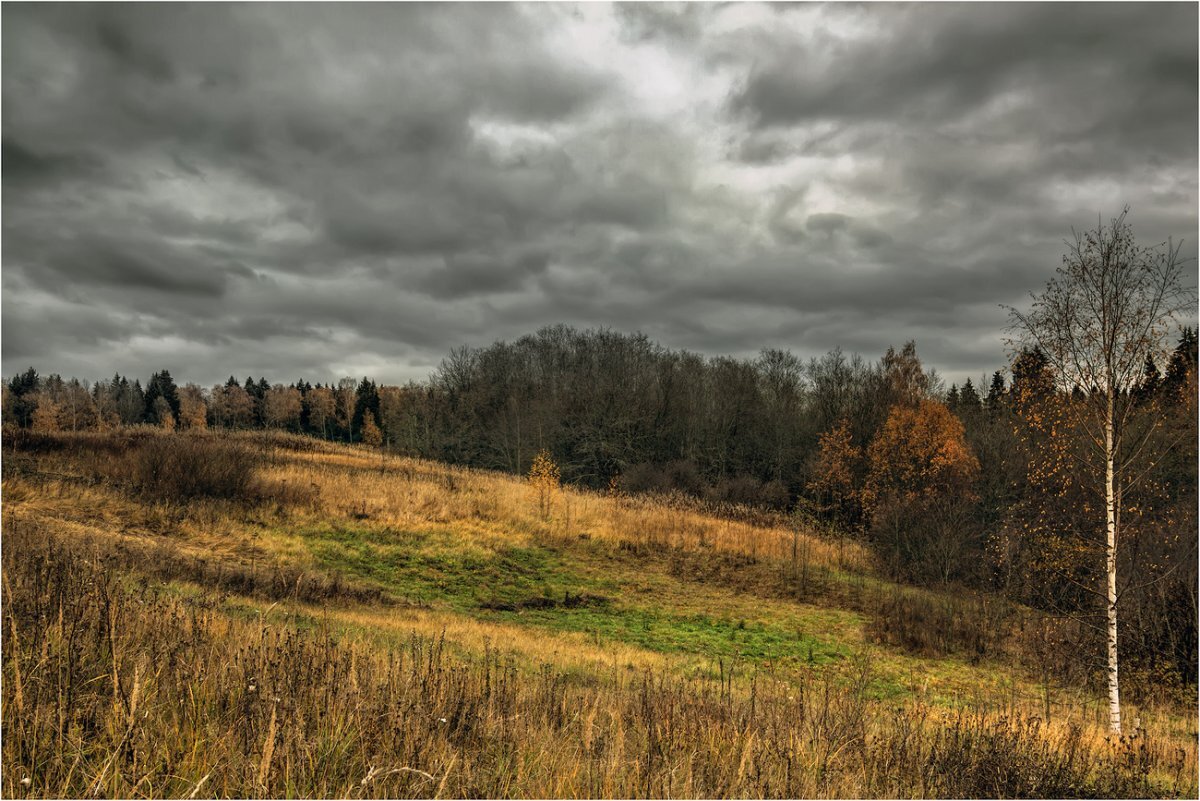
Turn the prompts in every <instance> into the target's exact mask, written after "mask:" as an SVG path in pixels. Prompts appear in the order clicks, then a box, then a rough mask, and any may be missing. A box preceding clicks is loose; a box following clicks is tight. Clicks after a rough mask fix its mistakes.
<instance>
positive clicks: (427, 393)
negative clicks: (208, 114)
mask: <svg viewBox="0 0 1200 801" xmlns="http://www.w3.org/2000/svg"><path fill="white" fill-rule="evenodd" d="M1196 364H1197V339H1196V332H1195V331H1194V330H1192V329H1184V330H1183V332H1182V334H1181V336H1180V338H1179V340H1178V344H1177V347H1176V348H1175V349H1174V351H1173V353H1171V354H1170V355H1169V358H1168V359H1166V361H1165V363H1164V364H1162V365H1159V364H1156V363H1155V362H1154V361H1153V359H1148V360H1147V363H1146V365H1145V369H1144V375H1143V376H1142V379H1141V381H1140V382H1139V383H1138V385H1137V387H1136V388H1135V390H1134V392H1133V395H1134V396H1135V397H1134V398H1133V399H1132V400H1134V401H1135V403H1134V407H1135V410H1136V413H1135V414H1134V415H1133V417H1132V418H1131V420H1130V421H1129V423H1128V425H1131V426H1140V427H1143V429H1145V431H1146V432H1147V436H1146V437H1145V438H1144V439H1145V441H1146V442H1147V445H1146V447H1147V448H1148V449H1149V451H1150V452H1155V453H1161V454H1163V457H1162V458H1160V459H1156V460H1155V461H1153V463H1152V464H1151V465H1150V466H1149V467H1148V468H1147V472H1146V475H1145V476H1144V479H1143V480H1141V481H1139V482H1138V483H1137V484H1136V485H1135V486H1132V487H1130V489H1129V491H1128V493H1127V494H1126V495H1125V496H1124V497H1123V498H1122V507H1121V514H1122V515H1123V525H1124V526H1125V527H1126V530H1128V531H1129V532H1131V534H1130V536H1131V537H1134V538H1135V539H1136V540H1137V541H1136V543H1133V545H1134V547H1126V548H1124V549H1123V550H1122V551H1121V553H1122V559H1123V560H1124V562H1125V563H1124V564H1123V565H1122V570H1121V575H1122V577H1123V579H1122V580H1123V582H1127V587H1126V589H1127V597H1125V598H1123V601H1122V603H1123V604H1124V605H1125V606H1126V607H1127V608H1128V609H1129V610H1130V611H1128V612H1127V613H1126V614H1125V616H1124V618H1123V621H1122V635H1121V636H1122V642H1123V644H1124V645H1123V647H1124V648H1125V649H1126V653H1127V654H1128V656H1129V661H1128V662H1127V663H1126V666H1125V667H1123V670H1125V669H1134V670H1138V669H1144V670H1147V671H1158V672H1160V673H1163V674H1165V675H1173V676H1175V677H1177V678H1180V679H1183V680H1184V681H1192V680H1194V676H1195V673H1196V602H1197V591H1196V583H1197V580H1196V552H1195V548H1196V514H1195V513H1196V503H1197V498H1196V486H1197V474H1196V462H1197V454H1196V443H1197V435H1196ZM983 383H985V382H984V381H981V382H980V385H979V386H977V385H976V384H975V383H974V382H973V381H967V382H965V383H964V384H963V385H962V386H957V385H953V386H950V387H949V388H946V387H945V386H944V384H943V382H942V381H941V380H940V379H939V378H938V376H937V375H936V374H935V373H934V372H933V371H932V370H927V369H925V368H924V366H923V365H922V364H921V362H920V359H919V357H918V355H917V352H916V347H915V345H914V344H913V343H911V342H910V343H908V344H906V345H904V346H903V347H902V348H900V349H899V350H895V349H892V348H889V349H888V351H887V353H885V354H884V355H883V357H882V358H881V359H879V360H878V361H868V360H865V359H863V358H861V357H859V356H857V355H850V356H847V355H845V354H843V353H842V352H841V351H839V350H834V351H831V352H830V353H828V354H826V355H825V356H823V357H820V358H816V359H810V360H808V361H803V360H801V359H800V358H798V357H796V356H795V355H794V354H791V353H789V352H786V351H780V350H765V351H763V352H762V353H761V354H760V356H759V357H758V358H756V359H749V360H742V359H733V358H725V357H716V358H705V357H702V356H700V355H697V354H695V353H690V352H687V351H676V350H670V349H667V348H663V347H662V346H660V345H657V344H655V343H653V342H651V341H650V340H648V339H647V338H646V337H645V336H643V335H640V334H633V335H626V334H620V333H616V332H612V331H607V330H589V331H580V330H576V329H572V328H569V327H566V326H555V327H549V328H544V329H542V330H540V331H538V332H537V333H535V334H533V335H529V336H525V337H522V338H520V339H518V340H516V341H514V342H497V343H495V344H493V345H491V346H488V347H483V348H461V349H456V350H454V351H452V352H451V353H450V354H449V355H448V356H447V358H446V359H445V360H444V361H443V362H442V364H441V365H440V367H439V368H438V369H437V370H436V371H435V373H434V374H433V375H432V376H431V377H430V379H429V380H428V381H426V382H422V383H410V384H408V385H407V386H402V387H399V386H381V385H377V384H376V383H374V382H373V381H371V380H370V379H368V378H363V379H361V380H355V379H348V378H347V379H342V380H341V381H339V382H338V383H337V384H325V385H323V384H316V385H313V384H310V383H309V382H307V381H304V380H300V381H296V382H294V383H292V384H289V385H283V384H270V383H269V382H268V381H267V380H266V379H264V378H260V379H258V380H257V381H256V380H253V379H252V378H247V379H246V380H245V381H243V382H239V381H237V380H236V379H235V378H233V377H231V378H230V379H229V380H228V381H226V382H225V383H223V384H218V385H216V386H213V387H211V388H202V387H199V386H197V385H195V384H185V385H184V386H177V385H176V383H175V381H174V379H173V378H172V376H171V375H170V373H169V372H168V371H166V370H163V371H161V372H158V373H155V374H154V375H152V376H151V377H150V379H149V381H148V382H147V383H146V384H145V385H144V386H143V385H142V384H141V382H140V380H137V379H135V380H133V381H130V380H129V379H128V378H127V377H125V376H120V375H117V376H114V377H113V378H112V379H110V380H107V381H99V382H96V383H95V384H92V385H90V386H89V385H87V384H85V383H83V382H80V381H78V380H76V379H70V380H64V379H62V378H61V377H59V376H56V375H52V376H49V377H40V376H39V375H38V374H37V372H36V371H34V370H33V369H30V370H28V371H26V372H25V373H22V374H20V375H17V376H15V377H13V378H12V379H11V380H10V381H8V382H7V384H6V385H5V386H4V399H3V411H4V421H5V427H6V429H11V428H27V429H33V430H43V431H50V430H75V431H78V430H94V429H108V428H114V427H118V426H129V425H138V424H149V425H156V426H162V427H166V428H173V429H174V428H178V429H202V428H233V429H246V428H269V429H281V430H287V431H293V432H299V433H307V434H311V435H313V436H319V437H324V438H330V439H339V440H343V441H353V442H359V441H361V442H366V443H368V444H371V445H375V446H382V447H386V448H388V449H390V450H393V451H396V452H400V453H404V454H408V455H413V456H419V457H423V458H430V459H436V460H440V461H445V462H450V463H455V464H466V465H472V466H477V467H484V468H492V469H500V470H506V471H509V472H512V473H516V474H524V473H526V472H527V471H528V469H529V467H530V465H531V463H532V461H533V459H534V457H535V456H536V455H537V454H538V452H539V451H541V450H543V449H545V450H547V451H549V452H550V454H552V456H553V458H554V460H555V461H556V462H557V464H558V466H559V468H560V469H561V472H562V476H563V478H564V480H568V481H571V482H574V483H577V484H582V485H586V486H591V487H595V488H613V489H620V490H623V491H628V492H645V491H651V492H672V491H674V492H682V493H687V494H690V495H694V496H699V497H703V498H707V499H709V500H712V501H719V502H733V503H741V504H756V505H764V506H770V507H774V508H777V509H780V510H790V511H791V512H792V513H793V514H795V515H796V516H797V517H799V518H807V520H808V522H817V523H820V524H825V525H828V526H830V527H833V528H836V529H838V530H841V531H846V532H857V533H859V534H861V535H862V536H864V537H865V538H867V539H869V540H870V541H871V542H872V543H873V544H874V545H875V547H876V549H877V550H878V552H879V553H880V554H881V555H882V557H883V558H884V560H885V561H886V563H887V564H888V565H889V566H890V568H891V569H892V571H893V572H894V573H895V574H896V575H898V576H902V577H905V578H907V579H909V580H912V581H917V582H921V583H937V584H945V583H951V582H957V583H961V584H966V585H970V586H977V587H985V588H988V589H992V590H996V591H1001V592H1004V593H1006V594H1008V595H1009V597H1012V598H1014V599H1017V600H1020V601H1022V602H1025V603H1030V604H1033V605H1036V606H1040V607H1042V608H1045V609H1049V610H1052V611H1055V612H1059V613H1069V614H1080V615H1082V614H1084V612H1085V610H1088V609H1094V608H1095V603H1094V601H1093V600H1091V599H1090V598H1089V593H1091V592H1094V589H1093V588H1094V587H1095V586H1096V585H1097V584H1098V582H1099V581H1100V579H1101V576H1102V573H1103V559H1102V557H1100V558H1098V556H1097V554H1098V551H1097V548H1100V547H1102V543H1103V519H1104V503H1103V498H1102V497H1099V498H1098V497H1096V495H1095V492H1094V490H1093V489H1092V487H1094V486H1095V482H1094V480H1092V479H1091V477H1093V476H1094V475H1095V471H1096V470H1097V465H1096V464H1094V463H1093V462H1094V459H1092V458H1091V457H1090V456H1089V451H1088V449H1087V448H1086V447H1085V445H1086V438H1087V436H1088V432H1087V431H1084V430H1081V429H1079V427H1078V426H1073V424H1072V423H1071V420H1072V419H1074V418H1072V417H1071V415H1069V414H1067V412H1068V411H1069V410H1070V408H1071V404H1078V403H1082V402H1083V401H1084V400H1085V398H1084V396H1083V392H1084V391H1083V390H1082V389H1077V390H1076V391H1075V393H1073V394H1068V395H1063V393H1061V392H1058V391H1057V390H1055V389H1054V383H1053V381H1052V380H1050V376H1049V375H1048V372H1047V364H1046V360H1045V358H1044V357H1043V356H1042V355H1041V354H1040V353H1039V352H1037V351H1036V350H1032V351H1030V350H1026V351H1022V352H1021V353H1019V354H1018V355H1017V357H1016V358H1015V360H1014V362H1013V363H1012V364H1011V365H1010V366H1009V367H1008V368H1007V369H1006V370H1003V371H1000V370H998V371H996V372H994V373H993V374H992V376H991V378H990V380H988V381H986V383H987V386H986V388H984V387H983V386H982V384H983ZM1101 471H1102V468H1101Z"/></svg>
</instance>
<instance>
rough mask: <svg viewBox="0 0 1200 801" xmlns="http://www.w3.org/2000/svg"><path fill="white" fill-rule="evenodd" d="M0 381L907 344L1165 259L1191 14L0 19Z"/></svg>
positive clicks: (981, 350) (176, 13) (1191, 65)
mask: <svg viewBox="0 0 1200 801" xmlns="http://www.w3.org/2000/svg"><path fill="white" fill-rule="evenodd" d="M2 14H3V23H4V24H3V119H4V129H3V143H2V156H3V164H2V167H3V199H2V204H3V305H2V311H3V362H4V364H3V369H4V372H5V374H6V375H8V374H11V373H13V372H15V371H17V370H20V369H23V368H24V367H26V366H28V365H30V364H32V365H35V366H37V367H38V369H39V370H41V371H42V372H43V373H47V372H60V373H62V374H64V375H77V376H79V377H86V378H99V377H103V376H105V375H108V374H111V372H112V371H114V370H120V371H122V372H125V373H129V374H131V375H141V376H144V375H146V374H148V373H149V372H150V371H152V370H157V369H160V368H162V367H167V368H169V369H171V370H172V372H173V373H174V374H175V375H176V376H177V378H179V379H181V380H192V381H197V382H200V383H204V384H211V383H213V382H216V381H219V380H223V379H224V378H226V377H227V376H229V375H230V374H234V375H237V376H238V377H244V376H245V375H248V374H253V375H255V376H258V375H266V376H268V377H269V378H271V379H272V380H277V381H285V382H286V381H291V380H295V379H297V378H301V377H304V378H307V379H309V380H310V381H314V382H315V381H328V380H333V379H336V378H338V377H340V376H344V375H355V376H360V375H364V374H366V375H371V376H373V377H375V378H377V379H381V380H384V381H388V382H398V381H404V380H407V379H410V378H416V379H419V378H423V377H425V376H426V375H427V374H428V373H429V372H430V371H431V370H432V369H433V368H434V367H435V366H436V365H437V363H438V361H439V360H440V359H441V357H442V356H443V355H444V354H445V353H446V352H447V351H448V350H449V349H450V348H451V347H454V346H458V345H463V344H470V345H484V344H488V343H490V342H491V341H493V340H495V339H501V338H512V337H515V336H519V335H521V334H523V333H526V332H530V331H532V330H534V329H536V328H538V327H540V326H542V325H546V324H552V323H558V322H565V323H568V324H572V325H576V326H584V327H590V326H610V327H612V328H615V329H618V330H622V331H632V330H640V331H643V332H644V333H646V334H647V335H648V336H650V337H651V338H652V339H655V340H658V341H660V342H662V343H663V344H665V345H668V346H671V347H676V348H689V349H694V350H698V351H700V352H703V353H706V354H714V355H715V354H733V355H742V356H745V355H752V354H753V353H755V352H757V351H758V350H759V349H760V348H764V347H780V348H788V349H791V350H793V351H795V352H797V353H799V354H801V355H804V356H810V355H817V354H819V353H822V352H824V351H826V350H828V349H830V348H833V347H835V346H840V347H842V348H844V349H847V350H858V351H860V352H862V353H863V354H864V355H866V356H868V357H871V358H874V357H877V356H878V355H880V354H881V353H882V352H883V351H884V350H885V349H886V348H887V347H888V346H889V345H899V344H901V343H903V342H904V341H906V340H909V339H915V340H916V341H917V346H918V351H919V353H920V354H921V356H922V357H923V359H924V361H925V362H926V363H927V364H929V365H932V366H934V367H936V368H937V369H938V370H939V371H940V372H942V373H943V374H944V375H946V376H948V377H949V378H951V379H954V380H962V379H963V378H965V377H967V376H973V377H977V376H979V375H980V373H982V372H984V371H990V370H992V369H995V368H997V367H999V366H1001V364H1002V363H1003V360H1004V350H1003V345H1002V335H1003V332H1002V328H1003V325H1004V320H1005V312H1004V311H1003V310H1002V309H1001V308H1000V307H999V304H1002V303H1016V304H1019V303H1021V302H1022V299H1023V298H1024V297H1025V296H1026V294H1027V293H1028V292H1029V291H1030V290H1036V289H1037V288H1039V287H1040V286H1041V285H1042V284H1043V283H1044V281H1045V280H1046V279H1047V278H1048V277H1049V275H1050V273H1051V272H1052V271H1053V269H1054V268H1055V266H1056V265H1057V264H1058V263H1059V260H1060V257H1061V254H1062V252H1063V240H1064V238H1066V237H1068V236H1070V233H1071V229H1072V227H1075V228H1079V229H1082V228H1085V227H1088V226H1092V225H1094V224H1095V223H1096V221H1097V219H1098V218H1099V217H1105V218H1107V217H1110V216H1114V215H1115V214H1117V213H1119V212H1120V210H1121V208H1122V207H1124V206H1125V205H1129V206H1130V207H1131V209H1132V211H1131V214H1130V219H1131V221H1132V223H1133V225H1134V228H1135V231H1136V233H1137V235H1138V237H1139V240H1140V241H1142V242H1145V243H1153V242H1157V241H1160V240H1165V239H1166V238H1167V237H1168V236H1174V237H1175V238H1177V239H1178V238H1180V237H1182V238H1185V240H1187V241H1186V243H1185V246H1184V255H1185V256H1189V257H1194V256H1195V254H1196V247H1195V244H1194V243H1195V240H1196V234H1197V226H1198V218H1197V199H1198V192H1197V170H1198V162H1197V111H1198V109H1197V97H1198V94H1200V91H1198V86H1197V70H1198V60H1197V47H1198V45H1197V7H1196V5H1195V4H1178V5H1176V4H1119V3H1114V4H1108V3H1105V4H1001V5H983V4H961V5H960V4H931V5H892V4H884V5H867V6H863V5H858V4H845V5H841V4H838V5H829V6H825V5H812V4H802V5H780V4H772V5H767V6H760V5H752V4H728V5H700V4H685V5H679V6H673V5H661V4H647V5H642V4H630V5H615V6H607V5H591V4H589V5H578V6H576V5H566V4H534V5H529V6H523V5H509V4H480V5H474V4H449V5H434V4H407V3H404V4H386V5H385V4H370V5H354V4H297V5H290V4H289V5H277V4H219V5H218V4H212V5H182V4H179V5H177V4H164V5H157V4H136V5H123V4H104V5H96V6H89V5H70V6H67V5H54V4H28V5H26V4H20V3H6V4H5V5H4V7H3V11H2Z"/></svg>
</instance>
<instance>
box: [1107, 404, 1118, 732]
mask: <svg viewBox="0 0 1200 801" xmlns="http://www.w3.org/2000/svg"><path fill="white" fill-rule="evenodd" d="M1104 445H1105V453H1104V508H1105V515H1106V517H1107V521H1106V522H1107V526H1106V534H1107V538H1106V543H1105V546H1106V547H1105V551H1104V557H1105V573H1106V574H1107V575H1106V579H1107V581H1106V582H1105V584H1106V593H1105V599H1106V601H1107V612H1108V722H1109V728H1110V729H1111V730H1112V732H1113V733H1114V734H1120V733H1121V691H1120V684H1119V683H1118V680H1117V664H1118V663H1117V514H1116V510H1117V495H1116V488H1115V486H1114V482H1113V459H1114V456H1115V454H1114V453H1113V400H1112V396H1111V394H1110V395H1109V399H1108V420H1106V421H1105V425H1104Z"/></svg>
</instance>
